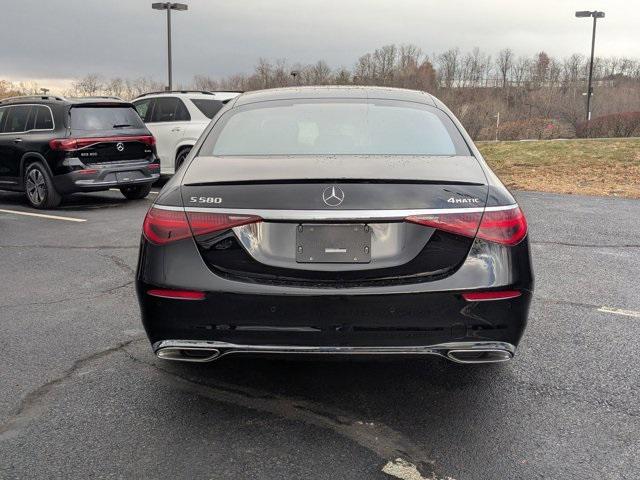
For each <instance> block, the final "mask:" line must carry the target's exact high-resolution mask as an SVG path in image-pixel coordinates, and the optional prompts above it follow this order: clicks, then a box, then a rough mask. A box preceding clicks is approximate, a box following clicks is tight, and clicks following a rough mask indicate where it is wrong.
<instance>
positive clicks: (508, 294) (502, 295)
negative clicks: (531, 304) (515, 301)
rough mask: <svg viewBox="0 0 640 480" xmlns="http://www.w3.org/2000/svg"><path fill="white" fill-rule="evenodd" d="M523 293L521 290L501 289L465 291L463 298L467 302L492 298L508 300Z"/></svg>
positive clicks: (490, 299)
mask: <svg viewBox="0 0 640 480" xmlns="http://www.w3.org/2000/svg"><path fill="white" fill-rule="evenodd" d="M520 295H522V293H521V292H520V291H519V290H501V291H493V292H469V293H463V294H462V298H464V299H465V300H466V301H467V302H489V301H492V300H507V299H509V298H517V297H519V296H520Z"/></svg>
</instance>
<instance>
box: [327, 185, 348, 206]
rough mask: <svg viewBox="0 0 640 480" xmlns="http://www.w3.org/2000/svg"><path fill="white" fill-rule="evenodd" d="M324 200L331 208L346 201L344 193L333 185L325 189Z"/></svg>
mask: <svg viewBox="0 0 640 480" xmlns="http://www.w3.org/2000/svg"><path fill="white" fill-rule="evenodd" d="M322 200H324V203H326V204H327V205H329V206H330V207H337V206H338V205H340V204H341V203H342V201H343V200H344V192H343V191H342V189H341V188H340V187H337V186H335V185H332V186H330V187H327V188H325V189H324V192H322Z"/></svg>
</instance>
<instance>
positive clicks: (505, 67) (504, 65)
mask: <svg viewBox="0 0 640 480" xmlns="http://www.w3.org/2000/svg"><path fill="white" fill-rule="evenodd" d="M496 63H497V65H498V71H499V72H500V79H501V80H502V88H506V87H507V79H508V77H509V75H510V74H511V67H512V66H513V50H511V49H510V48H504V49H502V50H500V52H499V53H498V59H497V60H496Z"/></svg>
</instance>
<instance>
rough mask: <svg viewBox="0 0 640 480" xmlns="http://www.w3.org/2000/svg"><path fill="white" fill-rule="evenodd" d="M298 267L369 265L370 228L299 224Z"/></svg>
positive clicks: (359, 224) (366, 226) (352, 225)
mask: <svg viewBox="0 0 640 480" xmlns="http://www.w3.org/2000/svg"><path fill="white" fill-rule="evenodd" d="M296 262H297V263H370V262H371V227H369V225H366V224H364V223H358V224H330V225H326V224H317V223H307V224H299V225H298V226H297V227H296Z"/></svg>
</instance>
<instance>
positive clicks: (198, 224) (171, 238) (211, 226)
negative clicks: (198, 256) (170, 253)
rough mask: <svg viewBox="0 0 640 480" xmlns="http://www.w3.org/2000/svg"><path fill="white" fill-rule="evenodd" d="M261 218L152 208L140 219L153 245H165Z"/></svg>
mask: <svg viewBox="0 0 640 480" xmlns="http://www.w3.org/2000/svg"><path fill="white" fill-rule="evenodd" d="M260 221H262V219H261V218H260V217H258V216H255V215H231V214H226V213H209V212H187V213H185V212H184V211H182V210H180V211H174V210H163V209H160V208H154V207H152V208H151V209H150V210H149V211H148V212H147V216H146V217H145V219H144V224H143V227H142V231H143V232H144V235H145V237H147V239H148V240H149V241H150V242H152V243H155V244H156V245H165V244H167V243H171V242H175V241H177V240H181V239H183V238H188V237H190V236H191V235H194V236H198V235H205V234H209V233H215V232H221V231H224V230H229V229H230V228H233V227H239V226H241V225H247V224H249V223H257V222H260Z"/></svg>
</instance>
